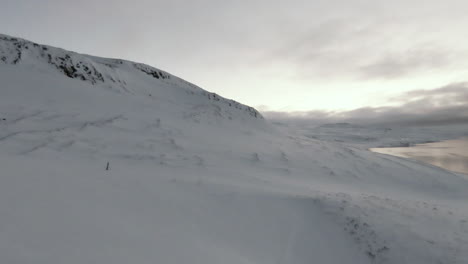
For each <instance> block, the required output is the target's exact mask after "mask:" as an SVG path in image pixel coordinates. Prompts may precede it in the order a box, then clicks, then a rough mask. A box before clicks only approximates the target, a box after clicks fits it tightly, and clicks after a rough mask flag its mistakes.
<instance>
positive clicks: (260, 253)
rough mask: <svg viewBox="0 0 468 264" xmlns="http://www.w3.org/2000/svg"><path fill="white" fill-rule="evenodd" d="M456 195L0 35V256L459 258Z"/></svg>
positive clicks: (129, 73) (416, 166)
mask: <svg viewBox="0 0 468 264" xmlns="http://www.w3.org/2000/svg"><path fill="white" fill-rule="evenodd" d="M107 164H109V170H106V167H107ZM467 199H468V180H467V179H466V178H464V177H462V176H461V175H457V174H454V173H450V172H447V171H444V170H442V169H438V168H435V167H432V166H429V165H425V164H421V163H418V162H412V161H408V160H404V159H400V158H396V157H389V156H385V155H379V154H375V153H371V152H368V151H366V150H363V149H360V148H358V147H353V146H349V145H343V144H341V143H337V142H329V141H322V140H318V139H313V138H310V137H306V136H303V135H301V133H300V132H299V131H289V130H288V131H286V130H282V129H280V128H278V127H277V126H273V125H271V124H270V123H269V121H268V120H265V119H263V118H262V116H261V115H260V114H259V113H258V112H257V111H256V110H255V109H253V108H251V107H248V106H245V105H242V104H240V103H237V102H235V101H233V100H229V99H225V98H223V97H221V96H219V95H216V94H213V93H209V92H207V91H204V90H202V89H201V88H199V87H196V86H194V85H193V84H190V83H188V82H186V81H184V80H182V79H180V78H177V77H175V76H173V75H171V74H169V73H167V72H164V71H161V70H158V69H156V68H152V67H149V66H147V65H143V64H139V63H133V62H129V61H123V60H118V59H104V58H98V57H93V56H88V55H81V54H77V53H73V52H68V51H65V50H61V49H57V48H53V47H49V46H44V45H39V44H35V43H32V42H29V41H26V40H22V39H18V38H13V37H9V36H5V35H0V217H1V219H0V220H1V221H0V258H1V262H2V263H44V264H45V263H47V264H55V263H71V264H74V263H100V264H105V263H112V264H118V263H174V264H175V263H178V264H180V263H191V264H193V263H203V264H210V263H227V264H229V263H236V264H238V263H250V264H251V263H288V264H306V263H307V264H310V263H398V264H400V263H411V264H415V263H416V264H417V263H421V264H422V263H424V264H427V263H468V205H467V204H466V200H467Z"/></svg>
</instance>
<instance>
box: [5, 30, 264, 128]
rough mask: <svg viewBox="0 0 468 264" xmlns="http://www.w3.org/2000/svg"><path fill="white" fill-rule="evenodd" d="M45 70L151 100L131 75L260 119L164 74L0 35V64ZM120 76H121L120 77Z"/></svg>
mask: <svg viewBox="0 0 468 264" xmlns="http://www.w3.org/2000/svg"><path fill="white" fill-rule="evenodd" d="M35 61H37V62H39V63H40V64H43V65H46V66H49V68H52V70H54V71H55V72H58V73H60V74H62V75H64V76H66V77H68V78H71V79H75V80H79V81H83V82H88V83H90V84H92V85H108V86H111V87H115V86H117V87H119V88H120V89H121V90H120V91H119V92H126V93H133V94H135V93H136V94H140V95H147V96H154V94H153V93H154V92H156V91H144V92H142V91H136V90H134V89H132V88H133V87H131V85H129V84H128V80H127V79H128V78H126V77H128V76H125V74H124V73H125V72H126V73H127V74H128V73H129V74H136V73H135V71H137V72H140V73H144V74H145V75H147V76H149V77H151V78H152V79H153V81H154V82H157V83H155V85H157V84H159V83H161V82H164V83H166V84H169V85H172V86H177V88H179V89H185V91H186V92H188V93H191V94H193V95H199V96H203V97H206V98H207V99H208V100H209V101H212V102H217V103H220V104H223V105H225V106H227V107H230V108H234V109H237V110H242V111H244V112H246V113H247V114H248V115H250V116H251V117H254V118H258V119H264V118H263V116H262V115H261V114H260V113H259V112H258V111H257V110H256V109H255V108H253V107H251V106H247V105H244V104H242V103H239V102H237V101H235V100H232V99H228V98H225V97H222V96H220V95H218V94H216V93H213V92H208V91H206V90H204V89H202V88H201V87H199V86H197V85H195V84H193V83H190V82H188V81H186V80H183V79H182V78H179V77H177V76H175V75H172V74H169V73H168V72H166V71H163V70H160V69H158V68H155V67H152V66H149V65H146V64H143V63H137V62H132V61H128V60H123V59H112V58H103V57H97V56H93V55H86V54H80V53H76V52H73V51H68V50H65V49H61V48H56V47H52V46H48V45H42V44H38V43H35V42H32V41H29V40H26V39H22V38H17V37H12V36H9V35H5V34H0V63H3V64H9V65H17V64H28V63H34V62H35ZM122 72H124V73H122Z"/></svg>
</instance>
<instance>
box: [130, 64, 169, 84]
mask: <svg viewBox="0 0 468 264" xmlns="http://www.w3.org/2000/svg"><path fill="white" fill-rule="evenodd" d="M133 66H134V67H135V68H136V69H138V70H140V71H142V72H144V73H146V74H148V75H151V76H153V78H156V79H163V80H165V79H170V78H171V76H170V75H169V74H167V73H165V72H163V71H160V70H157V69H155V68H152V67H150V66H147V65H144V64H139V63H134V64H133Z"/></svg>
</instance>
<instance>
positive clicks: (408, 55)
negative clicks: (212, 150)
mask: <svg viewBox="0 0 468 264" xmlns="http://www.w3.org/2000/svg"><path fill="white" fill-rule="evenodd" d="M0 6H1V10H0V14H1V15H0V33H4V34H8V35H13V36H17V37H23V38H26V39H29V40H32V41H35V42H39V43H43V44H49V45H53V46H58V47H61V48H64V49H67V50H73V51H77V52H80V53H87V54H92V55H96V56H102V57H115V58H123V59H128V60H132V61H138V62H143V63H146V64H149V65H152V66H155V67H158V68H161V69H163V70H166V71H168V72H170V73H172V74H175V75H177V76H179V77H181V78H184V79H186V80H188V81H190V82H193V83H195V84H197V85H199V86H201V87H202V88H204V89H206V90H209V91H212V92H216V93H218V94H220V95H222V96H225V97H229V98H233V99H235V100H238V101H240V102H242V103H245V104H249V105H251V106H254V107H257V108H259V109H260V110H264V111H286V112H287V111H313V110H325V111H342V110H351V109H357V108H363V107H383V106H388V105H392V104H395V103H398V102H395V101H394V100H390V98H395V97H397V96H399V95H401V94H405V93H407V92H409V91H412V90H421V89H435V88H439V87H443V86H445V85H449V84H451V83H461V82H466V81H468V78H467V77H468V76H467V73H468V72H467V69H468V68H467V66H468V48H467V43H468V31H467V30H466V28H467V27H468V16H467V15H466V14H467V12H468V1H466V0H446V1H440V0H394V1H388V0H387V1H381V0H341V1H338V0H328V1H319V0H308V1H300V0H291V1H275V0H268V1H267V0H250V1H242V0H238V1H227V0H225V1H220V0H200V1H195V0H192V1H189V0H185V1H182V0H172V1H159V0H135V1H127V0H95V1H91V0H80V1H76V0H75V1H68V0H0Z"/></svg>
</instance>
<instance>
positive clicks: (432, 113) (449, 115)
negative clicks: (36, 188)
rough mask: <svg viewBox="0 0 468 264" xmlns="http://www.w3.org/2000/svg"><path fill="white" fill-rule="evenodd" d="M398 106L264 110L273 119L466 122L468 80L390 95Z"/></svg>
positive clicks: (422, 122)
mask: <svg viewBox="0 0 468 264" xmlns="http://www.w3.org/2000/svg"><path fill="white" fill-rule="evenodd" d="M392 100H393V101H394V102H400V105H399V106H390V107H377V108H372V107H366V108H359V109H356V110H352V111H347V112H322V111H311V112H295V113H286V112H265V113H264V115H265V116H266V117H267V118H269V119H272V120H281V121H291V122H313V123H329V122H352V123H374V124H445V123H462V122H463V123H466V122H468V83H454V84H450V85H447V86H444V87H440V88H438V89H433V90H414V91H411V92H407V93H404V94H402V95H401V96H398V97H396V98H393V99H392Z"/></svg>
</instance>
